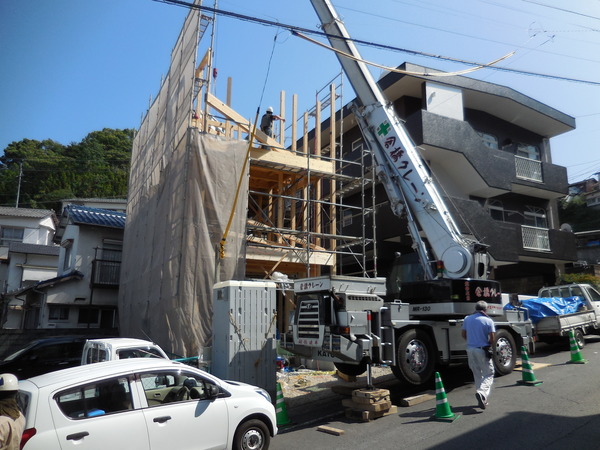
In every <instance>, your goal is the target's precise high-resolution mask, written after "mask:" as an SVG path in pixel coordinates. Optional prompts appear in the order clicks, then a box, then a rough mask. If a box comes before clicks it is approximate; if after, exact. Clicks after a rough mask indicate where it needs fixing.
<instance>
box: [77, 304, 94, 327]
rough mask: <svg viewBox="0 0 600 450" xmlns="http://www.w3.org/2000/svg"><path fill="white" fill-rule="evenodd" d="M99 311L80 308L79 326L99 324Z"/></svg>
mask: <svg viewBox="0 0 600 450" xmlns="http://www.w3.org/2000/svg"><path fill="white" fill-rule="evenodd" d="M98 317H99V310H98V308H86V307H81V308H79V318H78V319H77V323H78V324H94V325H97V324H98Z"/></svg>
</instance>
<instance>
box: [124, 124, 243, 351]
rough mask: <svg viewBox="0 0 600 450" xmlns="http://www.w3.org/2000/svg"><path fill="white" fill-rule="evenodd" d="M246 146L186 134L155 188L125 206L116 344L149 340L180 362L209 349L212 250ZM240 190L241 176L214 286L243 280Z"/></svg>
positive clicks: (222, 226) (194, 132)
mask: <svg viewBox="0 0 600 450" xmlns="http://www.w3.org/2000/svg"><path fill="white" fill-rule="evenodd" d="M246 145H247V143H246V142H245V141H230V140H225V139H222V138H219V137H216V136H211V135H201V134H199V133H198V131H197V130H196V129H189V130H188V139H182V141H181V142H180V145H179V146H178V147H177V149H176V150H175V151H174V152H173V153H172V154H171V155H169V160H168V161H167V162H166V165H165V166H164V169H163V170H162V171H161V173H160V181H159V183H158V184H157V185H154V186H152V188H151V189H150V190H149V191H148V192H146V194H145V195H137V196H136V197H135V198H134V199H130V205H129V206H128V216H127V224H126V226H125V238H124V251H123V264H122V267H123V269H122V271H121V286H120V294H119V314H120V327H121V335H122V336H133V337H144V336H148V337H150V338H151V339H152V340H153V341H155V342H157V343H158V344H159V345H161V346H163V347H164V348H165V349H166V350H167V351H170V352H173V353H176V354H179V355H183V356H195V355H197V354H198V351H199V350H200V349H201V348H202V347H206V346H208V345H210V343H211V334H212V326H211V319H212V317H211V314H212V286H213V284H214V282H215V264H216V262H217V258H218V244H219V241H220V240H221V237H222V236H223V232H224V231H225V227H226V224H227V221H228V219H229V214H230V211H231V209H232V206H233V199H234V196H235V188H236V186H237V183H238V179H239V176H240V172H241V169H242V165H243V162H244V158H245V155H246V150H247V148H246ZM246 171H247V169H246ZM247 183H248V175H247V173H246V174H245V176H244V177H243V186H242V189H241V193H240V196H239V200H238V203H237V208H236V212H235V216H234V222H233V225H232V228H231V231H230V233H229V236H228V239H227V244H226V258H225V259H223V260H220V263H219V265H220V275H219V277H220V280H228V279H243V278H244V267H245V259H244V249H245V246H244V242H245V241H244V226H245V221H246V209H247V199H248V184H247ZM139 193H140V192H138V194H139Z"/></svg>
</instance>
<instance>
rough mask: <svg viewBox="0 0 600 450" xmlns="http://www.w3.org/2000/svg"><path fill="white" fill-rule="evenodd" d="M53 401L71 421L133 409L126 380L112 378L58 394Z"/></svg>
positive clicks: (123, 378)
mask: <svg viewBox="0 0 600 450" xmlns="http://www.w3.org/2000/svg"><path fill="white" fill-rule="evenodd" d="M54 401H55V402H56V404H57V405H58V408H59V409H60V410H61V412H62V413H63V414H64V415H65V416H67V417H69V418H71V419H85V418H88V417H96V416H102V415H104V414H113V413H118V412H122V411H129V410H132V409H133V404H132V401H131V389H130V386H129V382H128V381H127V378H125V377H120V378H113V379H110V380H102V381H97V382H94V383H89V384H86V385H83V386H77V387H75V388H70V389H67V390H65V391H62V392H59V393H58V394H56V395H55V396H54Z"/></svg>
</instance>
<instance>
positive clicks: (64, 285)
mask: <svg viewBox="0 0 600 450" xmlns="http://www.w3.org/2000/svg"><path fill="white" fill-rule="evenodd" d="M124 227H125V213H123V212H119V211H114V210H109V209H101V208H92V207H88V206H80V205H75V204H69V205H67V206H66V207H65V208H64V209H63V212H62V214H61V216H60V218H59V220H58V225H57V229H56V233H54V239H53V242H54V244H55V245H56V246H57V248H58V264H57V271H56V274H55V276H53V277H50V278H47V279H44V280H40V281H38V282H37V283H35V284H33V285H30V286H23V287H21V288H20V289H17V290H14V291H11V292H8V293H7V294H6V295H7V296H8V297H10V298H11V301H12V302H16V301H17V299H20V301H21V303H22V318H21V322H22V324H23V326H22V327H23V328H27V329H37V328H95V329H98V328H103V329H107V330H114V329H115V328H116V327H117V320H118V316H117V296H118V288H119V275H120V270H121V251H122V241H123V230H124Z"/></svg>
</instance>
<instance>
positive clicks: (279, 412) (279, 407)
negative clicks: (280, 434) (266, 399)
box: [275, 383, 292, 427]
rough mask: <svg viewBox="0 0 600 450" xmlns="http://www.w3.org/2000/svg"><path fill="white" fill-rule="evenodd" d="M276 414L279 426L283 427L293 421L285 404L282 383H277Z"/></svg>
mask: <svg viewBox="0 0 600 450" xmlns="http://www.w3.org/2000/svg"><path fill="white" fill-rule="evenodd" d="M275 414H276V416H275V417H276V418H277V426H278V427H282V426H285V425H289V424H291V423H292V421H291V420H290V418H289V417H288V413H287V408H286V406H285V399H284V398H283V391H282V390H281V383H277V399H276V400H275Z"/></svg>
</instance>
